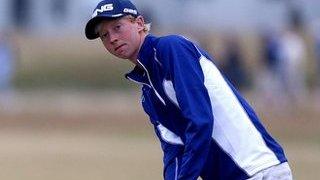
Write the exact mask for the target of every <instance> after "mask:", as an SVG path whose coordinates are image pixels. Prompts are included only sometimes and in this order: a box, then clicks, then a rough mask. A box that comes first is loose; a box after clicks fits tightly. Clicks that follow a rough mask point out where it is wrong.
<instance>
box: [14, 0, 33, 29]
mask: <svg viewBox="0 0 320 180" xmlns="http://www.w3.org/2000/svg"><path fill="white" fill-rule="evenodd" d="M11 3H12V4H11V13H12V18H13V24H14V25H15V27H17V28H22V29H23V28H26V27H27V26H28V25H29V20H30V19H29V18H30V0H12V1H11Z"/></svg>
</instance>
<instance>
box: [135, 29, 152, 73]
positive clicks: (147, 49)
mask: <svg viewBox="0 0 320 180" xmlns="http://www.w3.org/2000/svg"><path fill="white" fill-rule="evenodd" d="M155 38H156V37H155V36H153V35H151V34H148V35H147V36H146V37H145V39H144V41H143V43H142V46H141V48H140V51H139V54H138V59H137V61H139V62H140V63H142V64H143V65H144V66H145V67H149V65H150V63H152V61H151V60H152V59H153V56H154V49H153V48H154V45H153V44H154V40H155ZM139 62H138V63H139Z"/></svg>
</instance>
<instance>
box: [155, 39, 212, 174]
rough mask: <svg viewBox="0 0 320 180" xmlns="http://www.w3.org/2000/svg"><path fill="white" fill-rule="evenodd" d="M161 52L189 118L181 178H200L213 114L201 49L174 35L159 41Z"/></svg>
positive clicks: (186, 116) (183, 110) (180, 103)
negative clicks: (203, 70) (199, 51)
mask: <svg viewBox="0 0 320 180" xmlns="http://www.w3.org/2000/svg"><path fill="white" fill-rule="evenodd" d="M160 49H161V52H159V56H160V58H161V59H162V60H163V61H166V62H167V67H168V68H167V69H168V73H169V74H170V77H171V79H172V81H173V86H174V89H175V91H176V96H177V100H178V103H179V107H180V109H181V111H182V114H183V116H184V118H185V120H186V121H187V122H186V123H187V127H186V129H185V149H184V154H183V157H182V163H181V166H180V172H179V176H178V179H179V180H182V179H197V178H198V177H199V176H200V173H201V170H202V168H203V166H204V163H205V161H206V158H207V155H208V152H209V148H210V140H211V135H212V127H213V115H212V110H211V103H210V99H209V95H208V93H207V89H206V87H205V85H204V76H203V72H202V69H201V66H200V63H199V56H200V55H199V53H198V52H197V50H196V48H195V47H194V46H193V45H192V44H191V42H189V41H187V40H185V39H183V38H179V37H173V38H170V39H168V40H166V41H165V42H163V46H161V44H160Z"/></svg>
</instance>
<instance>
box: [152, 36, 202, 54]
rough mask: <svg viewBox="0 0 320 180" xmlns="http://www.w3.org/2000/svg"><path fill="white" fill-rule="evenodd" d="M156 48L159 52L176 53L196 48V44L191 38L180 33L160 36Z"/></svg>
mask: <svg viewBox="0 0 320 180" xmlns="http://www.w3.org/2000/svg"><path fill="white" fill-rule="evenodd" d="M155 48H156V49H157V51H158V52H159V53H169V52H172V53H176V52H181V51H182V52H185V51H195V50H196V49H195V46H194V44H193V43H192V42H191V41H190V40H188V39H187V38H185V37H183V36H180V35H168V36H162V37H159V38H158V39H157V41H156V45H155Z"/></svg>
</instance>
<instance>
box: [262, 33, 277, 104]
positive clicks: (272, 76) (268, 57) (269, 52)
mask: <svg viewBox="0 0 320 180" xmlns="http://www.w3.org/2000/svg"><path fill="white" fill-rule="evenodd" d="M261 44H262V48H261V53H262V58H261V60H262V67H261V70H260V71H259V74H257V76H256V80H257V82H256V84H257V89H258V92H259V93H260V95H259V97H261V98H262V101H263V103H266V104H267V105H268V106H271V107H272V105H274V104H278V103H279V102H278V100H279V98H280V97H281V92H282V91H283V89H282V88H281V85H280V77H281V75H280V74H281V69H280V66H279V65H280V56H279V55H280V52H279V51H280V39H279V35H278V34H277V33H276V32H270V31H268V32H265V33H264V34H263V35H262V36H261Z"/></svg>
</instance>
